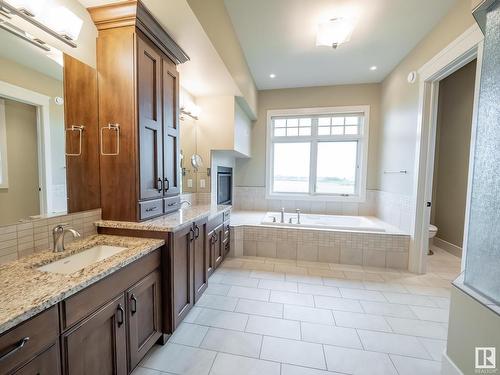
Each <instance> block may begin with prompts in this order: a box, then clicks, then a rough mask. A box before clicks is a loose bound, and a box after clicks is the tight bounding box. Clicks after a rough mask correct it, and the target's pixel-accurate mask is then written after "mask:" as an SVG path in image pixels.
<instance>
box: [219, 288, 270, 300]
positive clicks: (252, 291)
mask: <svg viewBox="0 0 500 375" xmlns="http://www.w3.org/2000/svg"><path fill="white" fill-rule="evenodd" d="M270 293H271V291H270V290H268V289H258V288H248V287H244V286H232V287H231V289H229V293H228V294H227V295H228V297H238V298H245V299H254V300H257V301H269V294H270Z"/></svg>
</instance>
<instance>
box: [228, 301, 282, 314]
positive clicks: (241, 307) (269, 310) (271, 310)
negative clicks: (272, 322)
mask: <svg viewBox="0 0 500 375" xmlns="http://www.w3.org/2000/svg"><path fill="white" fill-rule="evenodd" d="M235 311H236V312H241V313H246V314H251V315H261V316H268V317H272V318H283V304H281V303H273V302H261V301H255V300H247V299H240V300H239V301H238V304H237V305H236V309H235Z"/></svg>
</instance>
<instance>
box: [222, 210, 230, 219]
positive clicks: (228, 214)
mask: <svg viewBox="0 0 500 375" xmlns="http://www.w3.org/2000/svg"><path fill="white" fill-rule="evenodd" d="M222 215H223V216H222V220H224V221H229V219H231V211H224V213H223V214H222Z"/></svg>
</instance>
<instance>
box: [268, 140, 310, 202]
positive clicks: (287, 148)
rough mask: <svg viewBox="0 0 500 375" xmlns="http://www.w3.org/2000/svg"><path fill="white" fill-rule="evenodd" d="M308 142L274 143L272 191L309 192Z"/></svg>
mask: <svg viewBox="0 0 500 375" xmlns="http://www.w3.org/2000/svg"><path fill="white" fill-rule="evenodd" d="M310 147H311V145H310V143H308V142H303V143H275V144H274V157H273V159H274V167H273V173H274V176H273V191H274V192H282V193H307V192H309V157H310Z"/></svg>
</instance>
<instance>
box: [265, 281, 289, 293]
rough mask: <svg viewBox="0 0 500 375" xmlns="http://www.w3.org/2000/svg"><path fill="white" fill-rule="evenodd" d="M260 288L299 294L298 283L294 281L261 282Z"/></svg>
mask: <svg viewBox="0 0 500 375" xmlns="http://www.w3.org/2000/svg"><path fill="white" fill-rule="evenodd" d="M259 288H261V289H271V290H281V291H284V292H295V293H297V291H298V288H297V283H296V282H293V281H277V280H260V281H259Z"/></svg>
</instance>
